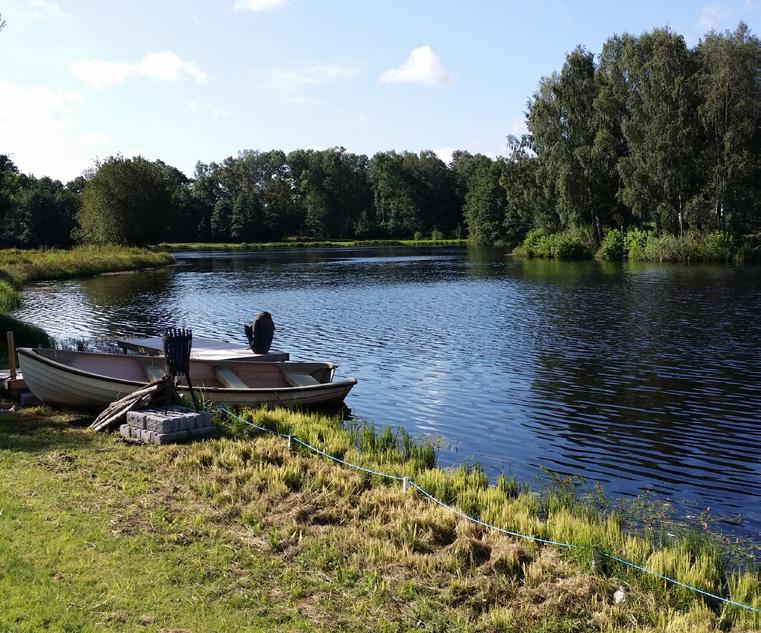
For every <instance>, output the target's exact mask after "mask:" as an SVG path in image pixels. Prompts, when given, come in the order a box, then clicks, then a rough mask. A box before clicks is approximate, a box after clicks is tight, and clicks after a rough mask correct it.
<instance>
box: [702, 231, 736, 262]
mask: <svg viewBox="0 0 761 633" xmlns="http://www.w3.org/2000/svg"><path fill="white" fill-rule="evenodd" d="M735 252H736V248H735V245H734V241H733V240H732V237H731V236H730V235H729V234H727V233H722V232H721V231H712V232H710V233H705V234H704V235H702V236H701V239H700V240H699V242H698V244H697V258H698V259H699V260H700V261H703V262H731V261H732V259H733V258H734V255H735Z"/></svg>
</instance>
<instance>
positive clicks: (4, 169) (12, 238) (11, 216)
mask: <svg viewBox="0 0 761 633" xmlns="http://www.w3.org/2000/svg"><path fill="white" fill-rule="evenodd" d="M20 189H21V174H19V171H18V169H17V168H16V165H14V164H13V161H12V160H11V159H10V158H8V157H7V156H4V155H1V154H0V246H3V247H8V246H14V245H16V243H17V234H16V224H17V217H18V202H17V199H16V197H17V195H18V192H19V190H20Z"/></svg>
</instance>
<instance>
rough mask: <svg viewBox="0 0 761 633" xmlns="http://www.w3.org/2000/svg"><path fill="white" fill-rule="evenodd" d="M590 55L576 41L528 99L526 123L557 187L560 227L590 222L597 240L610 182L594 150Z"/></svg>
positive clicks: (594, 94)
mask: <svg viewBox="0 0 761 633" xmlns="http://www.w3.org/2000/svg"><path fill="white" fill-rule="evenodd" d="M596 97H597V85H596V83H595V64H594V56H593V55H592V53H590V52H589V51H587V50H585V49H584V48H582V47H578V48H576V49H575V50H573V51H572V52H571V53H569V55H568V56H567V57H566V61H565V64H564V65H563V69H562V70H561V72H560V74H555V75H552V76H550V77H546V78H544V79H543V80H542V82H541V83H540V85H539V90H538V91H537V92H536V94H535V95H534V98H533V100H532V101H531V102H530V103H529V111H528V126H529V129H530V131H531V133H532V135H533V139H534V146H535V148H536V151H537V154H538V155H539V158H540V160H541V161H542V162H543V163H544V164H545V165H546V167H547V170H548V173H549V175H550V177H551V178H552V180H553V184H554V188H555V190H556V192H557V203H556V209H557V212H558V215H559V217H560V220H561V222H562V224H563V226H564V227H583V226H587V227H591V228H592V230H593V232H594V236H595V241H597V242H599V240H600V238H601V235H602V229H603V227H604V226H605V225H606V224H607V223H608V216H609V214H610V208H611V189H612V187H611V185H610V183H609V182H608V181H607V180H606V178H605V171H604V170H603V169H601V168H600V165H599V156H598V155H597V154H596V153H595V151H594V142H595V137H596V134H597V130H596V119H595V116H594V103H595V99H596Z"/></svg>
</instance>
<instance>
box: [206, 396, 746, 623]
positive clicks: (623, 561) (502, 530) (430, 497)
mask: <svg viewBox="0 0 761 633" xmlns="http://www.w3.org/2000/svg"><path fill="white" fill-rule="evenodd" d="M218 410H219V411H221V412H223V413H225V414H226V415H228V416H229V417H231V418H233V419H235V420H237V421H238V422H241V423H242V424H244V425H246V426H248V427H249V428H253V429H256V430H258V431H263V432H265V433H270V434H272V435H277V436H278V437H282V438H284V439H287V440H288V447H289V448H291V447H292V445H293V444H294V443H295V444H299V445H300V446H303V447H304V448H306V449H308V450H310V451H312V452H314V453H316V454H318V455H321V456H323V457H326V458H327V459H330V460H332V461H334V462H336V463H338V464H341V465H343V466H347V467H348V468H353V469H354V470H357V471H360V472H364V473H368V474H370V475H376V476H378V477H382V478H384V479H388V480H390V481H401V482H402V485H403V490H404V491H405V492H406V491H407V490H408V489H409V488H410V487H411V488H414V489H415V490H417V491H418V492H419V493H420V494H421V495H423V496H424V497H426V498H427V499H428V500H430V501H432V502H433V503H435V504H436V505H438V506H440V507H442V508H444V509H446V510H449V511H450V512H453V513H454V514H456V515H457V516H459V517H460V518H462V519H464V520H466V521H469V522H470V523H473V524H475V525H480V526H481V527H485V528H487V529H489V530H494V531H495V532H499V533H500V534H505V535H507V536H513V537H515V538H520V539H524V540H527V541H533V542H535V543H542V544H544V545H554V546H555V547H563V548H566V549H578V548H580V547H581V546H579V545H576V544H574V543H563V542H562V541H553V540H551V539H543V538H540V537H538V536H531V535H530V534H521V533H520V532H513V531H511V530H506V529H505V528H502V527H499V526H497V525H492V524H491V523H487V522H486V521H482V520H481V519H477V518H475V517H472V516H470V515H468V514H465V513H464V512H463V511H462V510H458V509H457V508H455V507H454V506H451V505H449V504H448V503H446V502H444V501H442V500H441V499H439V498H437V497H435V496H434V495H432V494H431V493H430V492H428V491H427V490H425V489H424V488H423V487H422V486H420V485H419V484H417V483H416V482H415V481H413V480H412V479H411V478H410V477H401V476H399V475H393V474H390V473H383V472H380V471H377V470H372V469H371V468H366V467H364V466H360V465H358V464H352V463H350V462H347V461H345V460H343V459H340V458H338V457H335V456H334V455H331V454H330V453H326V452H325V451H323V450H321V449H319V448H317V447H316V446H312V445H311V444H308V443H307V442H304V441H303V440H300V439H299V438H298V437H296V436H294V435H288V434H284V433H278V432H277V431H273V430H271V429H268V428H266V427H264V426H259V425H258V424H254V423H253V422H251V421H250V420H246V419H244V418H242V417H240V416H239V415H237V414H235V413H233V412H232V411H229V410H228V409H226V408H224V407H221V406H220V407H218ZM598 553H599V555H600V556H603V557H605V558H609V559H610V560H612V561H615V562H617V563H620V564H622V565H625V566H627V567H631V568H632V569H636V570H638V571H641V572H643V573H646V574H650V575H651V576H655V577H656V578H659V579H661V580H664V581H666V582H668V583H671V584H673V585H678V586H679V587H683V588H685V589H688V590H690V591H693V592H695V593H698V594H701V595H703V596H706V597H709V598H713V599H714V600H718V601H720V602H723V603H725V604H729V605H732V606H735V607H739V608H741V609H746V610H748V611H750V612H752V613H761V609H757V608H756V607H753V606H751V605H749V604H744V603H742V602H737V601H735V600H731V599H730V598H725V597H723V596H719V595H717V594H715V593H711V592H709V591H705V590H703V589H700V588H698V587H694V586H693V585H688V584H687V583H683V582H681V581H679V580H676V579H674V578H670V577H668V576H664V575H663V574H661V573H659V572H657V571H655V570H652V569H648V568H646V567H642V566H641V565H637V564H636V563H633V562H631V561H628V560H626V559H624V558H619V557H618V556H615V555H613V554H611V553H609V552H606V551H604V550H598Z"/></svg>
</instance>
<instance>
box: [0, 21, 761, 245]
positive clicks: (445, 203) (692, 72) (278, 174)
mask: <svg viewBox="0 0 761 633" xmlns="http://www.w3.org/2000/svg"><path fill="white" fill-rule="evenodd" d="M526 122H527V127H528V133H527V134H525V135H523V136H521V137H520V138H517V137H514V136H508V137H507V141H506V147H505V155H504V156H500V157H496V158H494V157H489V156H485V155H482V154H475V155H474V154H471V153H469V152H467V151H457V152H455V153H454V154H453V156H452V160H451V162H450V163H449V164H445V163H444V162H443V161H442V160H441V159H440V158H439V157H438V156H437V155H436V154H435V153H434V152H432V151H423V152H420V153H419V154H416V153H411V152H395V151H385V152H379V153H376V154H375V155H373V156H372V157H368V156H365V155H358V154H354V153H351V152H348V151H346V150H345V149H343V148H340V147H335V148H331V149H326V150H296V151H292V152H290V153H285V152H283V151H280V150H272V151H266V152H262V151H254V150H245V151H241V152H240V153H239V154H238V155H237V156H233V157H229V158H226V159H224V160H223V161H221V162H219V163H216V162H211V163H203V162H198V163H197V164H196V167H195V172H194V173H193V175H192V177H188V176H186V175H185V174H184V173H183V172H181V171H180V170H179V169H177V168H175V167H173V166H171V165H168V164H166V163H164V162H162V161H160V160H156V161H149V160H147V159H145V158H142V157H139V156H138V157H133V158H126V157H123V156H121V155H117V156H112V157H109V158H107V159H105V160H103V161H100V162H96V163H95V165H94V166H93V167H92V168H91V169H89V170H88V171H87V172H85V173H84V174H82V175H81V176H79V177H78V178H76V179H75V180H73V181H71V182H69V183H66V184H64V183H61V182H59V181H56V180H52V179H50V178H46V177H41V178H37V177H34V176H31V175H26V174H24V173H21V172H20V171H19V170H18V169H17V168H16V166H15V165H14V164H13V162H12V160H11V158H10V157H9V156H0V246H1V247H21V248H33V247H34V248H36V247H66V246H70V245H72V244H76V243H90V244H103V243H115V244H128V245H143V244H154V243H157V242H160V241H169V242H267V241H280V240H284V239H305V240H309V239H328V238H354V239H401V238H404V239H409V238H417V239H420V238H428V237H434V238H439V239H440V238H444V237H447V238H449V237H458V238H468V239H469V240H470V241H471V242H472V243H474V244H482V245H491V244H495V245H504V246H509V247H514V246H517V245H522V246H521V248H522V249H523V251H524V252H526V253H527V254H537V255H560V256H563V255H564V254H565V255H566V256H584V254H590V253H594V252H595V251H597V250H598V249H599V248H600V247H601V246H602V247H603V248H602V252H603V254H604V255H605V256H608V257H609V258H612V259H615V258H619V257H618V256H619V255H620V254H621V253H622V252H624V251H626V252H630V253H631V252H632V249H634V250H636V248H637V247H638V245H639V248H640V251H642V250H643V249H645V247H646V246H647V243H648V240H649V239H650V238H652V239H662V238H664V237H666V238H668V239H670V240H672V242H673V243H678V242H679V241H680V240H682V241H684V240H687V239H693V240H695V239H696V237H695V236H705V235H710V236H713V237H712V238H711V239H712V240H713V241H714V242H717V241H718V242H721V241H722V240H724V242H722V243H724V244H729V243H730V242H732V241H734V242H733V243H738V240H744V239H745V240H747V239H751V240H753V239H756V238H757V237H758V236H756V238H753V237H752V236H753V235H754V234H757V233H759V232H761V42H760V41H759V39H758V37H756V36H755V35H754V34H752V33H751V32H750V30H749V29H748V27H747V26H746V25H745V24H743V23H740V25H739V26H738V27H737V29H736V30H734V31H732V32H730V31H727V32H724V33H718V32H715V31H711V32H709V33H707V34H706V35H705V36H704V37H703V38H701V39H700V41H699V42H698V43H697V44H696V45H695V46H693V47H690V46H688V45H687V44H686V42H685V39H684V37H682V36H681V35H679V34H677V33H675V32H673V31H671V30H670V29H668V28H659V29H654V30H652V31H650V32H646V33H643V34H641V35H639V36H634V35H629V34H623V35H614V36H612V37H610V38H609V39H608V40H607V41H606V42H605V44H604V45H603V47H602V49H601V51H599V52H598V53H593V52H591V51H589V50H587V49H585V48H584V47H582V46H579V47H577V48H576V49H574V50H573V51H571V52H570V53H568V54H567V56H566V58H565V60H564V62H563V64H562V67H561V68H560V70H559V71H557V72H555V73H553V74H551V75H550V76H546V77H542V78H541V80H540V81H539V83H538V87H537V89H536V91H535V93H534V94H533V95H532V96H531V97H530V98H529V100H528V103H527V108H526ZM0 151H2V147H0ZM747 236H751V237H747ZM674 240H676V242H674Z"/></svg>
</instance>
